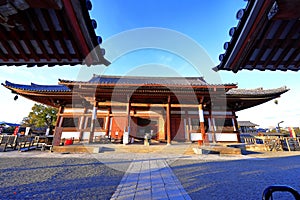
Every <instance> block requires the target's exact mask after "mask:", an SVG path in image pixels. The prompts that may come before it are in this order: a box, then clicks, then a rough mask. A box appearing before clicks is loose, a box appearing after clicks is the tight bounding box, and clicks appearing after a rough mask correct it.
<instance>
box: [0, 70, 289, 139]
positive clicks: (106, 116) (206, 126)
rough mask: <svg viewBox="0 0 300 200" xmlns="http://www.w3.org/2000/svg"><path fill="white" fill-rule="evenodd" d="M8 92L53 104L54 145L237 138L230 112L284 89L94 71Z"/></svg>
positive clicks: (7, 84) (16, 86) (18, 86)
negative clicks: (99, 140)
mask: <svg viewBox="0 0 300 200" xmlns="http://www.w3.org/2000/svg"><path fill="white" fill-rule="evenodd" d="M2 85H3V86H4V87H6V88H8V89H9V90H11V91H12V93H14V94H17V95H21V96H23V97H25V98H28V99H31V100H33V101H35V102H39V103H42V104H45V105H49V106H53V107H57V108H59V112H58V117H57V123H56V127H55V131H54V142H53V144H54V145H59V143H60V141H61V140H62V139H67V138H74V139H75V140H77V141H79V142H94V141H95V138H96V137H101V136H102V137H108V138H111V139H114V140H118V139H119V140H121V139H123V136H127V135H129V137H131V138H137V139H141V138H142V139H143V138H144V137H145V135H146V134H148V135H150V136H151V138H152V139H153V140H156V141H160V142H165V143H167V144H171V141H198V142H210V143H218V142H239V141H240V137H239V128H238V123H237V116H236V112H237V111H240V110H243V109H247V108H250V107H253V106H256V105H259V104H262V103H265V102H267V101H270V100H272V99H274V98H278V97H280V95H281V94H283V93H285V92H287V91H288V89H287V88H286V87H282V88H277V89H268V90H264V89H262V88H257V89H250V90H248V89H238V88H237V87H238V86H237V84H209V83H207V82H206V81H205V79H204V78H203V77H134V76H127V77H126V76H125V77H121V76H104V75H103V76H102V75H101V76H99V75H94V76H93V77H92V78H91V79H90V80H89V81H70V80H59V83H58V85H38V84H33V83H32V84H31V85H22V84H15V83H11V82H8V81H6V82H5V83H4V84H2Z"/></svg>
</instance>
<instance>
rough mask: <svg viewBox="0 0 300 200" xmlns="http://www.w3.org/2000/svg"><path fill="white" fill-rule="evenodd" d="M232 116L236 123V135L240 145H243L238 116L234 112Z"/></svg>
mask: <svg viewBox="0 0 300 200" xmlns="http://www.w3.org/2000/svg"><path fill="white" fill-rule="evenodd" d="M232 114H233V122H234V127H235V132H236V135H237V141H238V142H239V143H241V137H240V129H239V124H238V121H237V119H236V118H237V116H236V115H235V112H234V111H232Z"/></svg>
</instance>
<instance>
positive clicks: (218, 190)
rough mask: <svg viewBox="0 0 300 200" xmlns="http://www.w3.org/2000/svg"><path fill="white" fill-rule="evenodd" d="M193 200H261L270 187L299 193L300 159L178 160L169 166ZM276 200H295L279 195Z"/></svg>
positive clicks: (277, 194)
mask: <svg viewBox="0 0 300 200" xmlns="http://www.w3.org/2000/svg"><path fill="white" fill-rule="evenodd" d="M169 165H170V167H171V168H172V170H173V172H174V173H175V175H176V176H177V177H178V179H179V180H180V181H181V184H182V185H183V187H184V188H185V190H186V191H187V193H188V194H189V195H190V197H191V198H192V199H209V200H214V199H218V200H220V199H235V200H237V199H243V200H245V199H250V200H252V199H253V200H254V199H262V193H263V190H264V189H265V188H266V187H268V186H270V185H289V186H291V187H293V188H295V189H296V190H297V191H300V181H299V180H300V179H299V178H300V156H289V157H277V156H275V157H273V158H264V157H262V158H253V157H252V158H247V159H241V160H238V159H234V160H222V159H216V160H209V161H207V160H201V159H200V160H199V159H197V160H196V159H195V160H191V159H190V160H179V159H178V160H176V161H173V162H170V163H169ZM274 197H275V198H274V199H281V200H282V199H294V198H293V197H291V196H290V195H289V194H287V193H282V192H279V193H278V192H277V193H275V195H274Z"/></svg>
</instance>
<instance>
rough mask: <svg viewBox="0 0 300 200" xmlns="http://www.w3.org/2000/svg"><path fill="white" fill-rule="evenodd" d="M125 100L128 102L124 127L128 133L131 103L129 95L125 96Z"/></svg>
mask: <svg viewBox="0 0 300 200" xmlns="http://www.w3.org/2000/svg"><path fill="white" fill-rule="evenodd" d="M127 100H128V104H127V106H126V113H127V120H126V127H125V130H124V131H125V132H126V131H127V132H128V134H130V133H129V132H130V120H131V116H130V110H131V103H130V97H128V96H127Z"/></svg>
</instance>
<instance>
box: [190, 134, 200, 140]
mask: <svg viewBox="0 0 300 200" xmlns="http://www.w3.org/2000/svg"><path fill="white" fill-rule="evenodd" d="M198 140H202V134H201V133H191V141H198Z"/></svg>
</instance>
